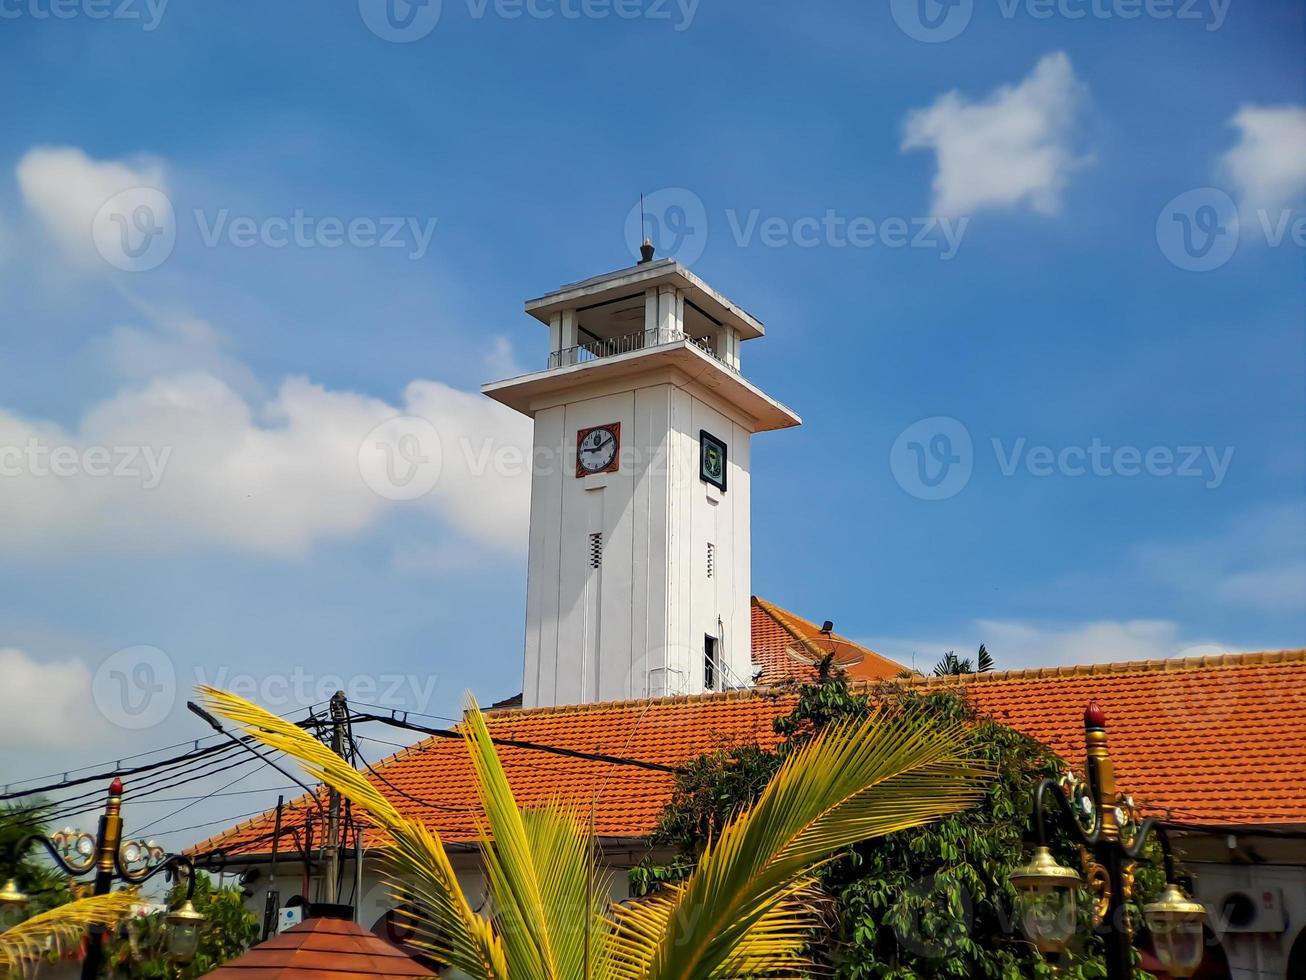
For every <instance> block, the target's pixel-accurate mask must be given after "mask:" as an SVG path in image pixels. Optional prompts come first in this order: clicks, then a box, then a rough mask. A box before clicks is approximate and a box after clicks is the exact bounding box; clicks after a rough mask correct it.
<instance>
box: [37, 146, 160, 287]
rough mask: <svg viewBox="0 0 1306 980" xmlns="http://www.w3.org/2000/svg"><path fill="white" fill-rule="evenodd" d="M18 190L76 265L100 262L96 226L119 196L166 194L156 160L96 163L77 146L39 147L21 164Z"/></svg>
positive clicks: (45, 228)
mask: <svg viewBox="0 0 1306 980" xmlns="http://www.w3.org/2000/svg"><path fill="white" fill-rule="evenodd" d="M16 174H17V177H18V186H19V189H20V190H21V191H22V195H23V201H24V203H25V204H26V205H27V207H28V209H29V210H30V211H32V213H34V214H35V215H36V216H37V218H38V219H39V220H40V222H41V226H42V228H43V229H44V230H45V232H46V234H47V235H49V237H50V238H51V239H52V240H53V241H54V242H55V243H56V244H58V245H59V247H60V248H61V249H62V250H63V252H64V255H65V256H66V257H67V258H68V259H69V260H70V261H71V262H73V263H74V264H76V265H79V266H83V267H87V266H95V265H96V264H97V263H100V262H101V259H100V257H99V256H98V254H97V252H96V249H95V242H94V240H93V238H92V223H93V222H94V220H95V216H96V214H97V213H98V212H99V211H100V208H101V207H103V205H104V204H105V203H106V202H107V201H109V200H110V199H111V198H113V197H114V195H116V194H119V193H121V192H123V191H126V190H131V189H134V188H140V187H150V188H154V189H156V190H159V191H162V192H164V193H166V192H167V186H166V180H165V176H164V171H163V166H162V164H160V163H159V162H157V161H153V160H148V159H141V160H137V161H131V162H128V161H123V160H93V159H91V158H90V157H89V156H87V155H86V153H85V152H83V151H82V150H80V149H78V148H76V147H36V148H34V149H31V150H29V151H28V152H27V153H26V154H24V155H23V158H22V159H21V160H19V161H18V167H17V170H16Z"/></svg>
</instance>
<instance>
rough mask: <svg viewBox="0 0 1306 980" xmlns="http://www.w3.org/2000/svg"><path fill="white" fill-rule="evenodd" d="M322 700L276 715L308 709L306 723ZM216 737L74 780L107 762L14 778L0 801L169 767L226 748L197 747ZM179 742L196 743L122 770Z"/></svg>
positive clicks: (128, 757) (121, 760)
mask: <svg viewBox="0 0 1306 980" xmlns="http://www.w3.org/2000/svg"><path fill="white" fill-rule="evenodd" d="M325 703H326V702H324V701H317V702H314V703H313V704H311V705H309V706H308V707H295V708H292V709H290V710H289V711H285V712H282V713H281V714H280V715H278V716H277V717H278V718H285V717H286V716H288V715H293V714H298V713H299V712H301V711H307V712H308V719H306V720H305V721H303V722H300V723H299V724H300V725H301V726H303V725H306V724H307V723H308V721H309V720H311V719H312V718H313V717H314V712H315V709H316V708H318V707H319V706H320V705H322V704H325ZM216 737H217V736H216V735H201V736H200V737H199V738H195V739H189V740H188V741H185V742H174V743H173V744H172V745H165V746H162V747H161V748H157V749H150V750H148V751H146V752H137V753H135V754H134V755H125V756H122V757H121V758H119V759H116V760H115V761H114V765H115V766H117V767H118V768H116V769H112V770H105V771H103V772H100V773H97V774H96V775H93V776H80V777H78V778H77V779H69V778H68V776H69V775H71V774H72V773H75V772H85V771H86V770H88V769H92V768H96V767H98V766H107V765H108V764H109V763H107V762H103V763H93V764H92V765H88V766H78V767H76V768H74V769H68V770H66V771H64V772H63V773H62V774H61V773H47V774H46V775H44V776H29V777H27V778H25V779H17V780H14V781H13V782H9V783H5V784H4V785H3V790H4V791H3V792H0V801H3V800H13V799H18V798H19V797H22V796H33V795H35V794H38V793H48V792H53V791H55V790H59V789H67V788H69V787H72V786H81V785H83V784H85V783H89V782H95V781H97V780H102V779H113V778H114V777H115V776H116V777H119V778H121V777H124V776H133V775H136V774H138V773H142V772H150V771H152V770H154V769H158V768H161V767H164V766H168V765H171V764H172V763H174V762H178V761H181V760H185V759H188V758H198V757H200V756H204V755H209V754H212V751H213V750H214V749H218V748H225V746H223V745H210V746H205V747H204V748H202V749H201V748H200V747H199V744H200V742H203V741H206V740H207V739H210V738H216ZM182 745H193V746H195V748H194V749H192V750H191V751H190V752H183V753H181V754H180V755H175V756H172V757H170V758H167V759H160V760H159V761H158V762H154V763H149V764H147V765H140V766H134V767H130V768H126V769H124V768H123V767H122V763H124V762H129V761H131V760H132V759H142V758H144V757H145V756H147V755H155V754H157V753H159V752H166V751H168V750H169V749H175V748H178V747H180V746H182ZM58 775H62V776H63V779H62V780H61V781H60V782H58V783H51V784H48V785H43V786H35V787H33V788H31V789H23V790H16V791H13V792H11V791H10V787H12V786H21V785H22V784H23V783H30V782H32V781H33V780H36V779H52V778H53V777H55V776H58Z"/></svg>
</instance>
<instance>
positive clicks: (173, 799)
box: [150, 785, 299, 813]
mask: <svg viewBox="0 0 1306 980" xmlns="http://www.w3.org/2000/svg"><path fill="white" fill-rule="evenodd" d="M166 788H167V787H163V788H161V789H160V790H159V792H163V789H166ZM288 789H299V787H298V786H292V785H286V786H269V787H266V788H264V789H237V790H232V791H231V792H230V793H204V794H201V795H199V796H160V797H156V798H154V799H151V800H150V802H151V803H184V802H186V801H187V800H208V799H218V798H219V797H226V796H252V795H253V794H255V793H279V792H284V791H285V790H288ZM259 812H260V813H261V812H262V811H259Z"/></svg>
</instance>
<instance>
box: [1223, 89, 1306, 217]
mask: <svg viewBox="0 0 1306 980" xmlns="http://www.w3.org/2000/svg"><path fill="white" fill-rule="evenodd" d="M1230 123H1231V125H1233V126H1235V127H1237V129H1238V132H1239V140H1238V145H1237V146H1235V147H1234V148H1233V149H1231V150H1229V151H1228V152H1227V153H1226V154H1225V155H1224V158H1223V160H1222V165H1223V169H1224V171H1225V173H1226V174H1228V176H1229V177H1230V178H1231V179H1232V180H1233V182H1234V184H1235V185H1236V186H1237V189H1238V195H1239V204H1240V205H1241V206H1242V207H1243V208H1244V210H1246V211H1249V212H1254V211H1255V210H1257V209H1260V208H1265V209H1274V208H1282V207H1287V206H1289V205H1291V204H1293V203H1296V202H1297V201H1298V199H1299V198H1300V197H1301V196H1302V194H1303V193H1304V192H1306V106H1293V105H1286V106H1273V107H1270V106H1254V105H1245V106H1243V107H1242V108H1240V109H1239V110H1238V112H1237V114H1235V115H1234V117H1233V119H1232V120H1230Z"/></svg>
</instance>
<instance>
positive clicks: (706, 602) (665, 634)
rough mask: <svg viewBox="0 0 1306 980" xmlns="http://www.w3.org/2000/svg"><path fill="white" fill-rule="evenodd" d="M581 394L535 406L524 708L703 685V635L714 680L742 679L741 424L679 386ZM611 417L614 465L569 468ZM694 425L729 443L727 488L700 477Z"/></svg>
mask: <svg viewBox="0 0 1306 980" xmlns="http://www.w3.org/2000/svg"><path fill="white" fill-rule="evenodd" d="M583 394H584V393H583V392H578V393H577V397H576V400H574V401H571V402H568V403H567V404H565V405H560V406H555V407H551V408H547V409H543V410H540V411H538V412H537V413H536V439H535V444H536V468H535V473H534V476H533V481H532V499H531V536H530V557H529V563H528V567H529V575H528V588H527V624H526V651H525V671H524V690H523V698H524V703H525V705H526V706H527V707H535V706H539V705H551V704H576V703H583V702H592V701H607V700H619V699H625V698H642V697H649V696H660V695H665V694H694V693H700V692H701V691H702V690H703V647H704V637H705V636H717V637H718V638H719V640H720V646H719V651H718V652H719V655H720V657H721V659H722V661H723V666H724V670H723V671H719V672H718V673H720V674H723V675H724V676H723V677H719V678H718V681H717V686H718V687H720V686H722V684H723V683H724V684H744V683H746V682H747V680H748V672H749V670H750V669H751V667H750V664H751V654H750V645H751V638H750V635H749V623H750V621H751V620H750V611H749V596H750V594H751V593H750V584H751V583H750V570H749V560H750V554H749V548H748V531H749V520H748V510H749V489H750V487H749V480H748V471H747V468H748V458H749V456H748V441H749V438H750V434H749V432H748V430H747V428H746V427H745V426H744V425H742V424H741V422H740V420H737V419H733V418H730V417H728V416H727V415H725V414H723V412H722V410H721V408H720V407H712V406H709V405H708V403H707V400H706V399H707V398H709V397H710V396H709V395H707V394H706V393H702V396H701V397H700V395H699V394H696V393H694V392H693V391H692V388H691V387H690V386H687V385H684V384H673V383H666V382H662V383H652V384H644V385H639V384H637V383H633V386H632V387H631V389H630V390H626V391H618V392H605V393H602V394H595V395H593V396H592V397H583ZM613 422H616V423H620V425H621V446H622V450H621V463H620V466H619V468H618V470H617V471H616V472H615V473H600V474H594V475H591V476H586V477H581V478H578V477H577V476H576V471H575V449H576V434H577V432H579V431H580V430H582V429H587V428H590V427H593V426H597V425H605V424H609V423H613ZM703 429H706V430H707V431H709V432H711V433H712V434H713V435H715V436H716V437H717V438H719V439H721V440H723V441H724V442H726V443H727V445H728V450H729V451H728V465H729V469H728V474H727V482H726V486H727V490H726V492H725V493H724V494H723V493H721V492H720V491H718V490H717V489H716V488H715V487H712V486H711V485H709V484H707V483H704V482H703V481H702V480H701V479H700V478H699V432H700V430H703ZM595 534H599V535H602V561H601V564H600V565H599V567H597V568H596V567H593V564H592V562H591V546H592V536H593V535H595ZM709 542H710V543H712V544H713V545H714V547H715V556H714V563H713V569H714V570H713V575H712V577H711V578H709V577H708V574H707V545H708V543H709Z"/></svg>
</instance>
